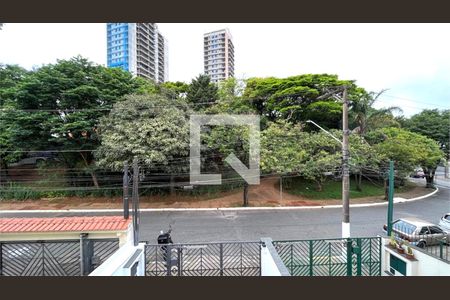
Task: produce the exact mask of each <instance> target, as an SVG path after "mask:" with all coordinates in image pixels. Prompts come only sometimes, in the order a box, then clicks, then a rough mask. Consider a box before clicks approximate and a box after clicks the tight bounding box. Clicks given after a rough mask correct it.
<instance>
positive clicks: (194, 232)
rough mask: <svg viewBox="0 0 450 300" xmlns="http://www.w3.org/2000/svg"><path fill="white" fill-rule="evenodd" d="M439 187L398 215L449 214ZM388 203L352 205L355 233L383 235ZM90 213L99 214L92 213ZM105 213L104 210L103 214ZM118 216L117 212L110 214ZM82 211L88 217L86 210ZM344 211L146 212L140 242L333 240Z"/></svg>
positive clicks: (434, 217)
mask: <svg viewBox="0 0 450 300" xmlns="http://www.w3.org/2000/svg"><path fill="white" fill-rule="evenodd" d="M437 184H438V185H439V186H440V191H439V192H438V193H436V194H435V195H433V196H431V197H430V198H427V199H424V200H418V201H414V202H410V203H399V204H396V205H395V209H394V219H395V218H398V217H418V218H422V219H425V220H427V221H430V222H433V223H437V222H438V221H439V218H440V217H441V216H442V215H443V214H444V213H446V212H450V182H449V181H448V180H438V181H437ZM386 212H387V206H374V207H363V208H351V209H350V222H351V234H352V236H375V235H377V234H381V233H382V231H381V228H382V225H383V224H384V223H385V222H386ZM90 214H91V215H94V214H99V213H90ZM102 214H105V213H102ZM110 214H118V213H110ZM70 215H80V214H76V213H33V214H5V213H1V212H0V217H19V216H24V217H25V216H26V217H31V216H70ZM83 215H87V214H86V213H83ZM341 216H342V209H340V208H339V209H336V208H322V209H292V210H251V211H250V210H249V211H243V210H241V211H187V212H186V211H185V212H142V213H141V240H149V241H155V242H156V237H157V235H158V232H159V230H161V229H166V228H167V227H168V225H169V224H171V225H172V228H173V234H172V237H173V239H174V241H175V242H202V241H227V240H228V241H229V240H259V238H260V237H271V238H273V239H275V240H277V239H308V238H333V237H339V236H340V235H341Z"/></svg>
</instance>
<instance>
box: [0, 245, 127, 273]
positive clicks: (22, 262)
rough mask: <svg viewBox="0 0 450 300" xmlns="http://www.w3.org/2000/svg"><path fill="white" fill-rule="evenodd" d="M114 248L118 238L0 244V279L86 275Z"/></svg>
mask: <svg viewBox="0 0 450 300" xmlns="http://www.w3.org/2000/svg"><path fill="white" fill-rule="evenodd" d="M118 248H119V241H118V239H83V238H82V239H80V240H55V241H52V240H46V241H14V242H0V276H82V275H88V274H89V273H90V272H92V271H93V270H94V269H95V268H97V267H98V266H99V265H100V264H102V263H103V262H104V261H105V260H106V259H107V258H108V257H110V256H111V255H112V254H113V253H114V252H115V251H116V250H117V249H118Z"/></svg>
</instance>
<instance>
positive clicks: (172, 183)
mask: <svg viewBox="0 0 450 300" xmlns="http://www.w3.org/2000/svg"><path fill="white" fill-rule="evenodd" d="M174 195H175V176H173V174H170V196H174Z"/></svg>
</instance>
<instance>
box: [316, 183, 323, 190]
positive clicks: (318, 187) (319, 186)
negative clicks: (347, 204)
mask: <svg viewBox="0 0 450 300" xmlns="http://www.w3.org/2000/svg"><path fill="white" fill-rule="evenodd" d="M316 183H317V191H318V192H321V191H322V183H321V182H320V181H316Z"/></svg>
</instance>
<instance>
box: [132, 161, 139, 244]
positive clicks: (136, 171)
mask: <svg viewBox="0 0 450 300" xmlns="http://www.w3.org/2000/svg"><path fill="white" fill-rule="evenodd" d="M132 199H133V239H134V245H135V246H137V245H138V244H139V167H138V161H137V158H134V159H133V192H132Z"/></svg>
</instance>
